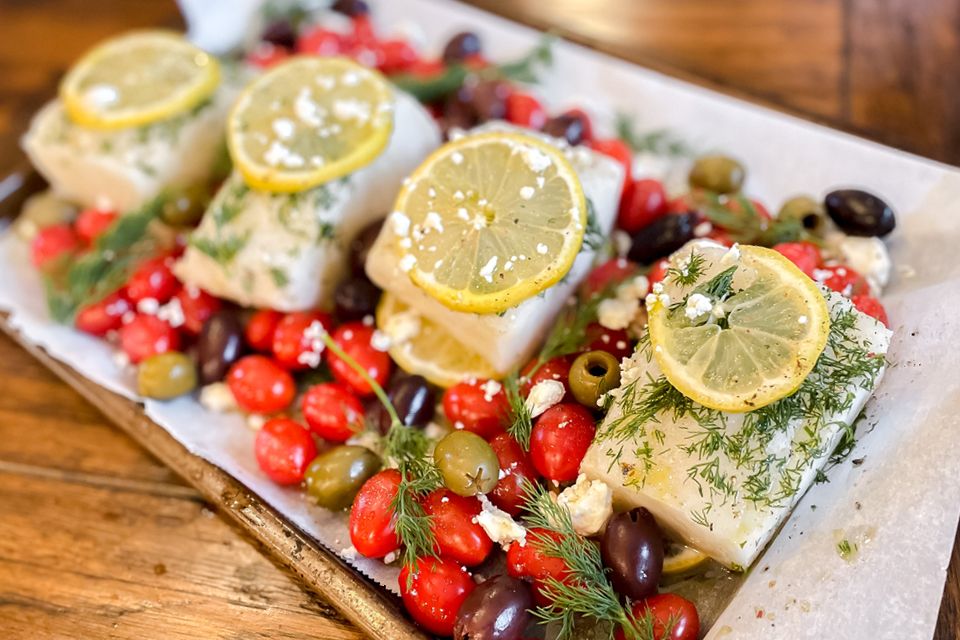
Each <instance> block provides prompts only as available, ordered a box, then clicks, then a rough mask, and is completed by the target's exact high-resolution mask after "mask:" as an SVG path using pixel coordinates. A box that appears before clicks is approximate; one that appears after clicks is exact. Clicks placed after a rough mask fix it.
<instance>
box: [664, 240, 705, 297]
mask: <svg viewBox="0 0 960 640" xmlns="http://www.w3.org/2000/svg"><path fill="white" fill-rule="evenodd" d="M706 266H707V259H706V258H704V257H703V256H702V255H700V254H699V253H697V252H696V251H694V250H693V249H691V250H690V257H689V258H684V259H682V260H680V262H679V264H678V266H676V267H673V266H671V267H670V268H668V269H667V277H668V278H670V279H671V281H672V282H673V284H674V285H676V286H678V287H681V288H683V287H689V286H691V285H694V284H696V283H697V281H698V280H699V279H700V277H701V276H702V275H703V272H704V270H705V269H706Z"/></svg>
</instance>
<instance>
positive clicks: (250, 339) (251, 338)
mask: <svg viewBox="0 0 960 640" xmlns="http://www.w3.org/2000/svg"><path fill="white" fill-rule="evenodd" d="M282 319H283V314H282V313H280V312H279V311H274V310H273V309H260V310H259V311H256V312H255V313H254V314H253V315H252V316H250V319H249V320H247V326H246V327H245V328H244V331H243V337H244V338H245V339H246V341H247V344H248V345H250V348H251V349H253V350H255V351H262V352H268V351H270V350H271V349H273V334H274V332H275V331H276V330H277V325H278V324H280V321H281V320H282Z"/></svg>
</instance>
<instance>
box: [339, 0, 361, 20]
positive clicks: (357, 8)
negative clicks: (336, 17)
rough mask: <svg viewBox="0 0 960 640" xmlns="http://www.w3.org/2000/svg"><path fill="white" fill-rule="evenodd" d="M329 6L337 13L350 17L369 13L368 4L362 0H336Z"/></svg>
mask: <svg viewBox="0 0 960 640" xmlns="http://www.w3.org/2000/svg"><path fill="white" fill-rule="evenodd" d="M330 8H331V9H332V10H334V11H336V12H337V13H342V14H343V15H345V16H350V17H351V18H355V17H357V16H365V15H367V14H368V13H370V5H368V4H367V3H366V2H364V0H337V1H336V2H334V3H333V5H332V6H331V7H330Z"/></svg>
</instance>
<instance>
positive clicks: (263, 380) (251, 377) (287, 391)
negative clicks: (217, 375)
mask: <svg viewBox="0 0 960 640" xmlns="http://www.w3.org/2000/svg"><path fill="white" fill-rule="evenodd" d="M227 386H229V387H230V391H231V392H232V393H233V397H234V398H235V399H236V401H237V405H238V406H239V407H240V408H241V409H243V410H244V411H247V412H248V413H277V412H278V411H283V410H284V409H286V408H287V407H289V406H290V403H291V402H293V396H294V395H295V394H296V392H297V390H296V387H295V385H294V383H293V378H292V377H290V374H289V373H287V370H286V369H284V368H283V367H281V366H280V365H278V364H277V363H276V362H274V361H273V360H271V359H270V358H267V357H266V356H246V357H244V358H241V359H240V360H238V361H237V362H235V363H234V364H233V366H232V367H230V371H228V372H227Z"/></svg>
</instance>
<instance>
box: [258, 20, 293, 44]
mask: <svg viewBox="0 0 960 640" xmlns="http://www.w3.org/2000/svg"><path fill="white" fill-rule="evenodd" d="M260 39H261V40H263V41H264V42H269V43H270V44H273V45H276V46H278V47H285V48H287V49H293V47H294V46H296V44H297V32H296V31H295V30H294V28H293V25H292V24H290V21H289V20H276V21H274V22H271V23H270V24H268V25H267V27H266V29H264V30H263V34H261V36H260Z"/></svg>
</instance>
